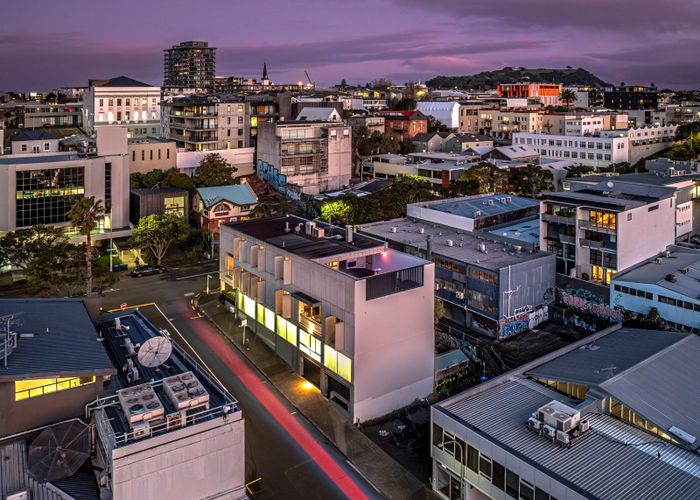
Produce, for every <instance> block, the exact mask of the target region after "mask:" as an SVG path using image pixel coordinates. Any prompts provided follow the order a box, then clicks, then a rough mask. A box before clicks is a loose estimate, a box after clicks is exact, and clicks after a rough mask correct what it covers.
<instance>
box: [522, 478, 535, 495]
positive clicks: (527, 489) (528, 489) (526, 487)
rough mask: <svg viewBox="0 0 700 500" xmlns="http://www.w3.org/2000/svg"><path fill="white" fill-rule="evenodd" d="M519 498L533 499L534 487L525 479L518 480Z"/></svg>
mask: <svg viewBox="0 0 700 500" xmlns="http://www.w3.org/2000/svg"><path fill="white" fill-rule="evenodd" d="M520 500H535V489H534V487H533V486H532V485H531V484H530V483H528V482H527V481H523V480H522V479H521V480H520Z"/></svg>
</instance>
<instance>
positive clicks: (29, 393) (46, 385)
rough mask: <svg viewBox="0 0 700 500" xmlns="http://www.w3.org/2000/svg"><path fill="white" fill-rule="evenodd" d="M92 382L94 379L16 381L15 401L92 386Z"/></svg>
mask: <svg viewBox="0 0 700 500" xmlns="http://www.w3.org/2000/svg"><path fill="white" fill-rule="evenodd" d="M93 382H95V377H72V378H49V379H35V380H17V381H16V382H15V401H20V400H22V399H29V398H35V397H37V396H43V395H44V394H50V393H52V392H57V391H63V390H66V389H73V388H74V387H79V386H81V385H86V384H92V383H93Z"/></svg>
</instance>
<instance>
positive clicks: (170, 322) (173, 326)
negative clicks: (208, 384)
mask: <svg viewBox="0 0 700 500" xmlns="http://www.w3.org/2000/svg"><path fill="white" fill-rule="evenodd" d="M153 305H154V306H155V308H156V309H158V312H159V313H160V314H161V316H163V317H164V318H165V321H167V322H168V323H169V324H170V326H171V327H172V329H173V330H175V331H176V332H177V334H178V335H179V336H180V338H181V339H182V340H183V341H184V342H185V344H187V346H188V347H189V348H190V350H191V351H192V354H194V355H195V356H196V357H197V359H198V360H199V362H200V363H202V366H203V367H204V368H206V369H207V371H208V372H209V375H211V376H212V378H213V379H214V380H216V381H217V382H218V383H219V385H220V386H221V387H224V388H225V387H226V386H225V385H224V383H223V382H221V380H219V377H217V376H216V375H215V374H214V371H213V370H212V369H211V368H209V365H207V364H206V363H205V362H204V360H203V359H202V357H201V356H200V355H199V353H198V352H197V351H196V350H195V348H194V347H192V344H190V343H189V341H188V340H187V339H186V338H185V336H184V335H183V334H182V333H181V332H180V330H178V329H177V328H176V327H175V325H173V322H172V321H170V318H168V317H167V316H166V315H165V313H164V312H163V310H162V309H161V308H160V307H158V304H156V303H155V302H153Z"/></svg>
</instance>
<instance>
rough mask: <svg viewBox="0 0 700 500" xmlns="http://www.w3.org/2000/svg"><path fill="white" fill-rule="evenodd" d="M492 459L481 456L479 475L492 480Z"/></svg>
mask: <svg viewBox="0 0 700 500" xmlns="http://www.w3.org/2000/svg"><path fill="white" fill-rule="evenodd" d="M491 465H492V464H491V459H490V458H489V457H487V456H486V455H484V454H483V453H482V454H481V455H480V456H479V474H481V475H482V476H484V477H485V478H487V479H489V480H491Z"/></svg>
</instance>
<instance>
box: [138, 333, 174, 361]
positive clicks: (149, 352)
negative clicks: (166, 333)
mask: <svg viewBox="0 0 700 500" xmlns="http://www.w3.org/2000/svg"><path fill="white" fill-rule="evenodd" d="M172 352H173V344H172V342H170V340H169V339H166V338H165V337H153V338H150V339H148V340H147V341H146V342H144V343H143V345H142V346H141V348H140V349H139V353H138V359H139V363H141V365H142V366H146V367H148V368H155V367H156V366H160V365H162V364H163V363H165V362H166V361H167V360H168V358H169V357H170V354H171V353H172Z"/></svg>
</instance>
